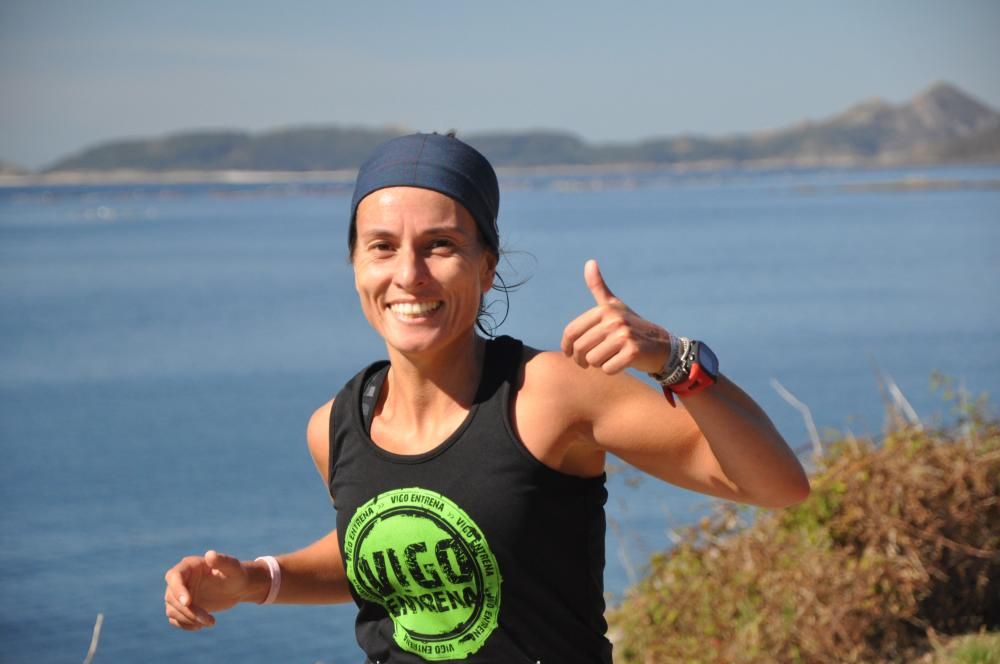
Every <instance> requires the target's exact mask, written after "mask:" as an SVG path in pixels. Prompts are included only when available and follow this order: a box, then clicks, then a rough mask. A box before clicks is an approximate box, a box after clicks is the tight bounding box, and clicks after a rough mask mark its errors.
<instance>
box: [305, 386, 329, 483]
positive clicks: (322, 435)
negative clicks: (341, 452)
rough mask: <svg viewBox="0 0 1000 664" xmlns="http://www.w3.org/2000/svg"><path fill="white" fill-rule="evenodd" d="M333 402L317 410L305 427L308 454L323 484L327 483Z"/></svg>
mask: <svg viewBox="0 0 1000 664" xmlns="http://www.w3.org/2000/svg"><path fill="white" fill-rule="evenodd" d="M333 401H334V400H333V399H330V400H329V401H327V402H326V403H325V404H323V405H322V406H320V407H319V408H317V409H316V412H314V413H313V414H312V417H310V418H309V424H308V426H307V427H306V442H307V443H308V444H309V454H310V456H312V460H313V463H314V464H316V470H318V471H319V474H320V477H322V478H323V481H324V483H326V482H328V481H329V478H328V477H327V473H328V472H329V467H330V433H331V432H330V411H331V410H332V409H333Z"/></svg>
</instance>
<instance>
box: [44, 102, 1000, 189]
mask: <svg viewBox="0 0 1000 664" xmlns="http://www.w3.org/2000/svg"><path fill="white" fill-rule="evenodd" d="M998 132H1000V113H997V112H996V111H995V110H993V109H992V108H990V107H988V106H986V105H985V104H983V103H981V102H979V101H977V100H976V99H974V98H973V97H971V96H969V95H968V94H966V93H964V92H962V91H961V90H959V89H958V88H956V87H955V86H953V85H950V84H948V83H937V84H935V85H933V86H932V87H931V88H929V89H928V90H927V91H925V92H923V93H922V94H920V95H919V96H917V97H916V98H914V99H913V100H911V101H910V102H908V103H905V104H900V105H892V104H888V103H886V102H884V101H881V100H878V99H876V100H872V101H867V102H864V103H861V104H858V105H856V106H854V107H852V108H850V109H848V110H847V111H844V112H843V113H840V114H838V115H835V116H833V117H830V118H828V119H825V120H821V121H807V122H804V123H802V124H799V125H796V126H793V127H789V128H786V129H779V130H774V131H767V132H757V133H751V134H744V135H735V136H727V137H721V138H713V137H708V136H690V135H688V136H676V137H666V138H650V139H646V140H643V141H640V142H637V143H620V144H604V145H594V144H590V143H587V142H585V141H584V140H583V139H581V138H580V137H578V136H575V135H573V134H570V133H567V132H560V131H546V130H539V131H529V132H524V131H522V132H495V133H480V134H468V135H463V136H462V138H463V139H464V140H466V141H468V142H469V143H471V144H472V145H474V146H476V147H477V148H479V149H480V150H481V151H482V152H483V153H484V154H485V155H486V156H487V157H489V158H490V160H491V161H493V163H494V164H496V165H498V166H555V165H585V164H595V165H600V164H615V163H636V164H638V163H641V164H653V165H658V164H676V165H686V164H711V163H715V164H734V165H736V164H743V165H763V164H784V165H818V164H899V163H911V162H936V161H995V162H1000V146H998V142H1000V138H998ZM403 133H406V130H403V129H398V128H396V129H392V128H389V129H370V128H342V127H304V128H289V129H279V130H274V131H267V132H263V133H258V134H251V133H248V132H242V131H192V132H186V133H180V134H175V135H171V136H166V137H163V138H155V139H133V140H120V141H112V142H109V143H104V144H101V145H98V146H96V147H92V148H89V149H87V150H84V151H83V152H80V153H79V154H76V155H73V156H70V157H67V158H65V159H62V160H60V161H58V162H56V163H54V164H52V165H51V166H50V167H49V168H47V169H46V171H49V172H53V171H108V170H117V169H130V170H140V171H176V170H262V171H315V170H337V169H346V168H356V167H357V166H359V165H360V163H361V162H362V160H363V159H364V158H365V156H367V155H368V154H369V153H370V152H371V150H372V148H374V147H375V146H376V145H378V144H379V143H381V142H382V141H384V140H386V139H388V138H391V137H393V136H397V135H401V134H403Z"/></svg>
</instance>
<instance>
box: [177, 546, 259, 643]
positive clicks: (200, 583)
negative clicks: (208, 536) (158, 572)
mask: <svg viewBox="0 0 1000 664" xmlns="http://www.w3.org/2000/svg"><path fill="white" fill-rule="evenodd" d="M164 579H165V580H166V582H167V590H166V593H165V594H164V596H163V601H164V604H165V605H166V614H167V619H168V620H169V621H170V624H171V625H173V626H174V627H179V628H180V629H185V630H189V631H197V630H199V629H202V628H204V627H211V626H213V625H214V624H215V617H214V616H213V615H212V613H214V612H216V611H225V610H226V609H230V608H232V607H233V606H235V605H236V604H238V603H239V602H241V601H246V600H248V599H249V598H250V596H251V594H252V588H251V583H250V575H249V574H248V572H247V569H246V568H245V567H244V566H243V563H241V562H240V561H239V560H238V559H237V558H234V557H232V556H227V555H225V554H221V553H218V552H216V551H209V552H207V553H206V554H205V555H204V556H188V557H186V558H184V559H182V560H181V561H180V562H179V563H177V564H176V565H174V566H173V567H171V568H170V569H169V570H168V571H167V573H166V575H165V576H164ZM263 592H264V594H265V595H266V593H267V590H266V589H264V591H263Z"/></svg>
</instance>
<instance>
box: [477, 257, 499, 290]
mask: <svg viewBox="0 0 1000 664" xmlns="http://www.w3.org/2000/svg"><path fill="white" fill-rule="evenodd" d="M496 274H497V257H496V254H494V253H493V252H492V251H490V250H488V249H487V250H485V251H483V256H482V259H481V262H480V264H479V283H481V284H482V291H483V293H486V292H487V291H489V290H490V289H491V288H493V279H494V278H495V277H496Z"/></svg>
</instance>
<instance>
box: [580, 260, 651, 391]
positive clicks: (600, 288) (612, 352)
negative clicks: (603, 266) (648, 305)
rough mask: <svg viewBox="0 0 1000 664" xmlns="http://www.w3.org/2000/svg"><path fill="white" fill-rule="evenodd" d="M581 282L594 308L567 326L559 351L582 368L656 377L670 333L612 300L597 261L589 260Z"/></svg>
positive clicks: (614, 298) (608, 372)
mask: <svg viewBox="0 0 1000 664" xmlns="http://www.w3.org/2000/svg"><path fill="white" fill-rule="evenodd" d="M583 278H584V281H586V282H587V288H589V289H590V292H591V294H592V295H593V296H594V301H595V302H596V306H594V307H593V308H592V309H590V310H588V311H586V312H585V313H583V314H581V315H580V316H578V317H577V318H576V319H575V320H573V322H571V323H570V324H569V325H567V326H566V329H565V330H564V331H563V337H562V343H561V347H562V351H563V353H565V354H566V355H567V356H569V357H572V358H573V359H574V360H575V361H576V363H577V364H579V365H580V366H581V367H584V368H587V367H598V368H600V369H601V370H602V371H603V372H604V373H606V374H616V373H619V372H621V371H623V370H624V369H626V368H628V367H632V368H633V369H637V370H639V371H644V372H646V373H655V372H657V371H660V370H661V369H663V365H664V364H665V363H666V361H667V357H668V355H669V354H670V333H669V332H667V331H666V330H665V329H663V328H662V327H660V326H659V325H656V324H655V323H651V322H649V321H648V320H646V319H644V318H642V317H641V316H639V315H638V314H637V313H635V312H634V311H632V310H631V309H629V308H628V307H627V306H626V305H625V303H624V302H622V301H621V300H619V299H618V298H617V297H615V294H614V293H612V292H611V289H610V288H608V285H607V283H605V281H604V277H603V276H602V275H601V270H600V268H599V267H598V265H597V261H595V260H589V261H587V263H586V265H585V266H584V268H583Z"/></svg>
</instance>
